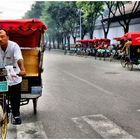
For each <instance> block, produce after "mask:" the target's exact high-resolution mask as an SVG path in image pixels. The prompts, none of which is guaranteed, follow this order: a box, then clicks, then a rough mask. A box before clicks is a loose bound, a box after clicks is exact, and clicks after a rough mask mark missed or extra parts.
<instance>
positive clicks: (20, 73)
mask: <svg viewBox="0 0 140 140" xmlns="http://www.w3.org/2000/svg"><path fill="white" fill-rule="evenodd" d="M18 75H19V76H25V75H26V72H25V71H20V72H19V74H18Z"/></svg>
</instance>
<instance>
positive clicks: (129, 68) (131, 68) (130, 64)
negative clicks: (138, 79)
mask: <svg viewBox="0 0 140 140" xmlns="http://www.w3.org/2000/svg"><path fill="white" fill-rule="evenodd" d="M127 68H128V70H130V71H132V70H133V64H132V63H130V62H129V63H127Z"/></svg>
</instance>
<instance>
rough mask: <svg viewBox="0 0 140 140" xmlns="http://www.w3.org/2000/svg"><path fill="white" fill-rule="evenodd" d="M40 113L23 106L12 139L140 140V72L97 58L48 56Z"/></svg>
mask: <svg viewBox="0 0 140 140" xmlns="http://www.w3.org/2000/svg"><path fill="white" fill-rule="evenodd" d="M43 83H44V88H43V95H42V97H40V98H39V100H38V113H37V115H33V112H32V104H31V103H30V104H29V105H27V106H24V107H22V108H21V114H22V118H23V124H22V126H18V127H14V126H12V125H10V127H9V133H8V137H9V138H20V139H22V138H35V137H36V138H57V139H59V138H140V133H139V132H140V84H139V83H140V69H139V68H137V67H135V68H134V71H128V70H126V69H124V68H122V67H121V65H120V63H118V62H109V61H102V60H95V59H94V58H93V57H87V58H85V57H79V56H70V55H64V54H63V52H61V51H54V50H51V51H50V52H46V53H45V57H44V73H43Z"/></svg>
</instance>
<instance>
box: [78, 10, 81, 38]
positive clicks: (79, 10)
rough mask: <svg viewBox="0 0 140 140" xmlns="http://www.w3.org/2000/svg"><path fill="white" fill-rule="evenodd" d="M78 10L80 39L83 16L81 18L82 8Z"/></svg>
mask: <svg viewBox="0 0 140 140" xmlns="http://www.w3.org/2000/svg"><path fill="white" fill-rule="evenodd" d="M78 11H79V16H80V39H81V38H82V18H81V14H82V10H81V9H78Z"/></svg>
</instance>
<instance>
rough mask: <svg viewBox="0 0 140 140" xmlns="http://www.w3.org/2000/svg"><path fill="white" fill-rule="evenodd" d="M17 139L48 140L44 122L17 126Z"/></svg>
mask: <svg viewBox="0 0 140 140" xmlns="http://www.w3.org/2000/svg"><path fill="white" fill-rule="evenodd" d="M17 139H47V136H46V133H45V131H44V128H43V125H42V122H40V121H37V122H33V123H24V124H22V125H17Z"/></svg>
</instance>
